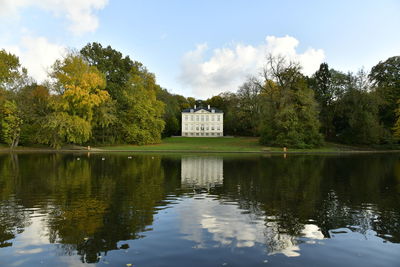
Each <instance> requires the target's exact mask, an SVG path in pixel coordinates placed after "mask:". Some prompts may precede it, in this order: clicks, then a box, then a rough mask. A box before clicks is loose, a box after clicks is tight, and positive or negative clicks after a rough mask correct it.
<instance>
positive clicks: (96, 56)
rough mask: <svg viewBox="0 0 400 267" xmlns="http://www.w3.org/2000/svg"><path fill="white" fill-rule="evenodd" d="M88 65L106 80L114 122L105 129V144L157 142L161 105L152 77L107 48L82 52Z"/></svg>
mask: <svg viewBox="0 0 400 267" xmlns="http://www.w3.org/2000/svg"><path fill="white" fill-rule="evenodd" d="M81 54H82V56H83V57H84V58H85V59H86V60H87V61H88V62H89V64H90V65H91V66H95V67H97V68H98V69H99V70H100V71H101V72H102V73H104V75H105V77H106V83H107V86H106V88H105V90H106V91H107V92H109V94H110V96H111V99H112V100H113V101H114V103H115V111H116V112H115V115H116V118H117V120H115V121H114V122H113V123H112V124H110V125H109V127H107V133H105V135H106V136H107V137H109V139H108V140H107V141H108V142H129V143H133V144H148V143H157V142H159V141H160V140H161V132H162V131H163V129H164V125H165V122H164V121H163V119H162V118H163V114H164V104H163V103H162V102H161V101H159V100H157V99H156V92H157V91H158V90H160V89H161V88H160V86H159V85H157V84H156V80H155V76H154V75H153V74H151V73H149V72H148V71H147V69H146V68H145V67H144V66H143V64H141V63H140V62H137V61H135V62H134V61H132V60H131V59H130V58H129V57H128V56H126V57H123V56H122V54H121V53H120V52H118V51H116V50H114V49H113V48H111V47H110V46H107V47H106V48H103V47H102V45H101V44H98V43H91V44H88V45H86V46H85V47H84V48H82V50H81Z"/></svg>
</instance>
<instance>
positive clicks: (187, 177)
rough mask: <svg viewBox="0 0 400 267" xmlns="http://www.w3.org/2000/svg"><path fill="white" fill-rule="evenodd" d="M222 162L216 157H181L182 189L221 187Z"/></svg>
mask: <svg viewBox="0 0 400 267" xmlns="http://www.w3.org/2000/svg"><path fill="white" fill-rule="evenodd" d="M223 165H224V161H223V159H222V158H218V157H183V158H182V161H181V181H182V186H183V187H190V188H207V189H210V188H211V187H215V186H216V185H222V183H223Z"/></svg>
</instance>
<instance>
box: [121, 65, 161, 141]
mask: <svg viewBox="0 0 400 267" xmlns="http://www.w3.org/2000/svg"><path fill="white" fill-rule="evenodd" d="M149 85H150V86H156V85H155V82H154V76H153V75H152V74H150V73H146V72H143V71H140V70H139V69H132V73H131V82H130V86H129V87H128V88H126V91H125V109H124V110H122V111H121V112H120V114H119V119H120V121H119V123H120V126H121V128H122V135H123V139H124V140H125V142H127V143H131V144H140V145H142V144H152V143H158V142H160V141H161V132H162V131H163V129H164V121H163V119H162V115H163V112H164V104H163V103H162V102H161V101H158V100H157V99H156V92H155V88H151V87H150V88H149Z"/></svg>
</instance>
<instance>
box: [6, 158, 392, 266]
mask: <svg viewBox="0 0 400 267" xmlns="http://www.w3.org/2000/svg"><path fill="white" fill-rule="evenodd" d="M83 265H98V266H138V267H139V266H190V267H195V266H201V267H204V266H353V267H354V266H400V155H399V154H368V155H367V154H363V155H286V156H284V155H274V156H269V155H246V154H241V155H235V154H230V155H220V154H212V155H200V154H199V155H196V154H187V155H178V154H169V155H161V154H129V153H119V154H117V153H115V154H112V153H111V154H63V153H47V154H46V153H41V154H33V153H26V154H0V266H83Z"/></svg>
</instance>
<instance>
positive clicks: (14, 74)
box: [0, 49, 27, 90]
mask: <svg viewBox="0 0 400 267" xmlns="http://www.w3.org/2000/svg"><path fill="white" fill-rule="evenodd" d="M26 76H27V70H26V69H25V68H22V67H21V64H20V63H19V58H18V57H17V56H15V55H13V54H11V53H8V52H6V51H5V50H4V49H2V50H0V88H2V89H3V90H13V89H16V88H17V87H18V86H19V85H21V81H23V79H24V78H25V79H26Z"/></svg>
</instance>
